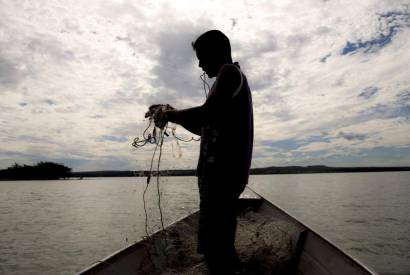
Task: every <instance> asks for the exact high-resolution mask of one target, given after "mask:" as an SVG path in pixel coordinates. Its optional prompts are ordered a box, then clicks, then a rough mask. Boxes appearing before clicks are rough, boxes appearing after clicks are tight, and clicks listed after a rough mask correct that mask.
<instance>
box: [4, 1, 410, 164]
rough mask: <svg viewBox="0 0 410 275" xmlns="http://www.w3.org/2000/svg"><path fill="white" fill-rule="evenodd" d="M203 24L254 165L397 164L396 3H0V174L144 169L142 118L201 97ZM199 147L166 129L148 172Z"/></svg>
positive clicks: (400, 69) (400, 154)
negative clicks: (229, 73)
mask: <svg viewBox="0 0 410 275" xmlns="http://www.w3.org/2000/svg"><path fill="white" fill-rule="evenodd" d="M211 29H219V30H221V31H223V32H224V33H225V34H226V35H227V36H228V37H229V38H230V40H231V45H232V51H233V52H232V55H233V59H234V61H238V62H239V64H240V65H241V68H242V70H243V72H244V73H245V74H246V76H247V78H248V80H249V84H250V87H251V90H252V97H253V106H254V115H255V117H254V119H255V143H254V154H253V161H252V166H253V167H265V166H288V165H328V166H410V66H409V64H410V51H409V49H410V1H409V0H394V1H391V0H361V1H354V0H345V1H341V0H340V1H337V0H322V1H319V0H302V1H292V0H275V1H256V0H246V1H245V0H243V1H238V0H236V1H231V0H224V1H211V0H208V1H206V0H201V1H188V0H185V1H182V0H181V1H165V0H160V1H139V0H133V1H131V0H123V1H120V0H115V1H114V0H104V1H96V0H88V1H79V0H77V1H74V0H64V1H55V0H47V1H46V0H43V1H42V0H39V1H20V0H0V130H1V135H0V169H2V168H6V167H8V166H10V165H12V164H14V163H16V162H17V163H19V164H34V163H36V162H39V161H53V162H58V163H62V164H64V165H67V166H69V167H71V168H73V170H74V171H86V170H133V169H136V170H139V169H147V168H148V167H149V162H150V158H151V156H152V153H153V148H154V146H152V145H146V146H145V147H143V148H138V149H135V148H133V147H132V146H131V143H132V141H133V139H134V138H135V137H137V136H140V135H141V134H142V132H143V130H144V128H145V127H146V126H147V123H148V121H147V120H146V119H145V118H144V113H145V111H146V110H147V108H148V106H150V105H151V104H156V103H164V104H166V103H168V104H171V105H172V106H174V107H175V108H177V109H183V108H188V107H192V106H197V105H200V104H202V103H203V102H204V100H205V96H204V91H203V83H202V82H201V80H200V78H199V76H200V75H201V74H202V71H201V69H200V68H199V67H198V66H197V65H198V62H197V60H196V57H195V52H194V51H193V50H192V47H191V42H192V41H194V40H195V39H196V38H197V37H198V36H199V35H200V34H201V33H203V32H205V31H207V30H211ZM209 82H210V83H212V80H210V81H209ZM176 127H177V128H176V132H177V134H178V135H180V136H181V137H185V138H190V137H192V136H193V135H192V134H190V133H189V132H187V131H185V130H184V129H183V128H182V127H181V126H176ZM232 138H235V137H232ZM198 150H199V142H191V143H182V142H181V143H180V144H179V145H178V144H177V143H176V141H175V140H174V139H172V138H167V139H166V141H165V144H164V147H163V158H162V162H161V167H162V168H163V169H186V168H195V167H196V163H197V159H198Z"/></svg>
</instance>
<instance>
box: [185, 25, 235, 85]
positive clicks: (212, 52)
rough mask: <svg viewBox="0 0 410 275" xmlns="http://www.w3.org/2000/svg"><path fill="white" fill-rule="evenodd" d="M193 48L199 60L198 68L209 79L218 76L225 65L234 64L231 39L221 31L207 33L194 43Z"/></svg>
mask: <svg viewBox="0 0 410 275" xmlns="http://www.w3.org/2000/svg"><path fill="white" fill-rule="evenodd" d="M192 47H193V48H194V50H195V51H196V56H197V57H198V60H199V64H198V66H199V67H201V68H202V70H203V71H204V72H206V74H207V75H208V76H209V77H214V76H216V75H217V74H218V71H219V69H220V68H221V66H222V65H223V64H225V63H232V57H231V44H230V42H229V38H228V37H227V36H226V35H225V34H223V33H222V32H221V31H218V30H211V31H207V32H205V33H204V34H202V35H201V36H199V37H198V38H197V39H196V41H195V42H193V43H192Z"/></svg>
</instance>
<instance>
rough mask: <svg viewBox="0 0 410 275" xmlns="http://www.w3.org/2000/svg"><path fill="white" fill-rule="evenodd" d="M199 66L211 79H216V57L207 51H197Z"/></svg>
mask: <svg viewBox="0 0 410 275" xmlns="http://www.w3.org/2000/svg"><path fill="white" fill-rule="evenodd" d="M196 56H197V58H198V61H199V63H198V66H199V67H200V68H201V69H202V70H203V71H204V72H205V73H206V74H207V75H208V77H209V78H212V77H215V76H216V75H217V73H218V69H219V68H218V62H216V60H215V57H214V56H212V54H210V53H209V52H207V51H204V50H199V49H198V50H197V51H196Z"/></svg>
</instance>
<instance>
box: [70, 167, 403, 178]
mask: <svg viewBox="0 0 410 275" xmlns="http://www.w3.org/2000/svg"><path fill="white" fill-rule="evenodd" d="M402 171H410V166H405V167H400V166H399V167H329V166H324V165H314V166H282V167H276V166H272V167H264V168H252V169H251V172H250V173H251V175H276V174H315V173H359V172H402ZM148 173H149V171H117V170H110V171H83V172H72V173H71V177H76V178H84V177H146V176H147V175H148ZM153 173H154V174H156V171H153ZM195 173H196V170H195V169H185V170H162V171H160V175H161V176H195Z"/></svg>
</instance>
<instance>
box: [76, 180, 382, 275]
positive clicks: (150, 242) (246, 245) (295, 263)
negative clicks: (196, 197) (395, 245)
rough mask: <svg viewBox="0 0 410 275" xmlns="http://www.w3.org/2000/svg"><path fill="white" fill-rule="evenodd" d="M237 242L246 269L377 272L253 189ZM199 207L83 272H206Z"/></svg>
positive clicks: (304, 273)
mask: <svg viewBox="0 0 410 275" xmlns="http://www.w3.org/2000/svg"><path fill="white" fill-rule="evenodd" d="M238 211H239V212H240V215H239V216H238V228H237V235H236V242H235V246H236V249H237V251H238V254H239V256H240V258H241V260H242V262H243V264H244V274H298V275H330V274H332V275H347V274H349V275H356V274H361V275H363V274H366V275H367V274H376V273H374V272H373V271H371V270H370V269H369V268H367V267H366V266H364V265H363V264H361V263H360V262H359V261H357V260H356V259H354V258H352V257H351V256H349V255H348V254H346V253H345V252H343V251H342V250H340V249H339V248H338V247H337V246H335V245H334V244H332V243H331V242H330V241H328V240H326V239H325V238H323V237H322V236H320V235H319V234H317V233H316V232H314V231H313V230H312V229H310V228H309V227H308V226H306V225H304V224H303V223H301V222H299V221H298V220H297V219H295V218H293V217H292V216H291V215H289V214H288V213H286V211H284V210H282V209H280V208H279V207H277V206H275V205H273V204H272V203H270V202H269V201H267V200H265V199H264V198H263V197H261V196H259V195H258V194H256V193H255V192H253V191H252V190H250V189H249V188H247V190H246V192H244V194H243V195H242V196H241V199H240V204H239V208H238ZM198 217H199V213H198V212H195V213H193V214H191V215H189V216H187V217H185V218H183V219H181V220H179V221H177V222H175V223H173V224H172V225H170V226H168V227H167V228H166V229H165V230H164V231H158V232H156V233H154V234H153V235H151V236H149V237H147V238H144V239H143V240H141V241H139V242H137V243H135V244H133V245H130V246H129V247H127V248H125V249H123V250H120V251H118V252H116V253H114V254H112V255H110V256H108V257H107V258H105V259H103V260H101V261H99V262H98V263H96V264H94V265H92V266H90V267H89V268H87V269H85V270H83V271H81V272H80V273H79V274H83V275H85V274H87V275H88V274H207V269H206V265H205V263H204V259H203V258H202V256H201V255H198V254H196V235H197V224H198Z"/></svg>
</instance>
